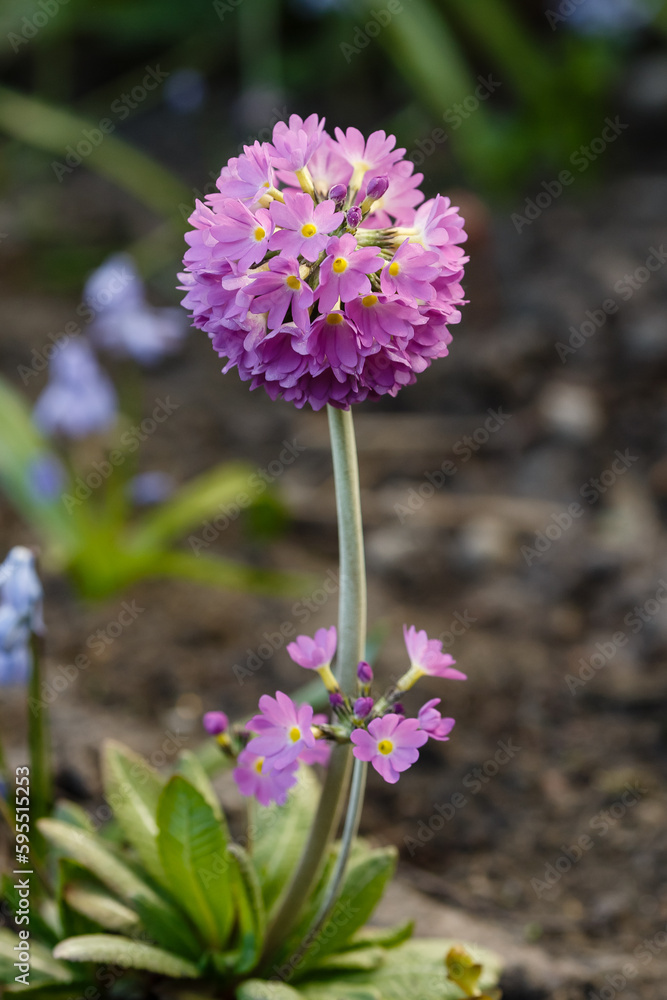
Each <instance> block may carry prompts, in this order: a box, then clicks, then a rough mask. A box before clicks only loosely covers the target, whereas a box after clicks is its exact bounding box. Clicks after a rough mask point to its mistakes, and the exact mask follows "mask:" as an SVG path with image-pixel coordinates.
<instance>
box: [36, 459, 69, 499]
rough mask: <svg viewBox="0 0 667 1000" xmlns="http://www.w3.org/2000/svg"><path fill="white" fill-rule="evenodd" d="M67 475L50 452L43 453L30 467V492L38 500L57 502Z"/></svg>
mask: <svg viewBox="0 0 667 1000" xmlns="http://www.w3.org/2000/svg"><path fill="white" fill-rule="evenodd" d="M66 478H67V477H66V474H65V470H64V468H63V466H62V465H61V463H60V462H59V461H58V459H57V458H56V457H55V455H51V454H49V453H48V452H43V453H42V454H41V455H38V456H37V458H35V459H33V460H32V462H31V463H30V465H29V466H28V482H29V484H30V492H31V493H32V494H33V496H35V497H36V498H37V499H38V500H42V501H44V502H46V503H49V502H50V501H51V500H55V499H56V497H57V496H58V494H59V493H61V492H62V491H63V489H64V486H65V482H66Z"/></svg>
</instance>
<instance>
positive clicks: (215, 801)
mask: <svg viewBox="0 0 667 1000" xmlns="http://www.w3.org/2000/svg"><path fill="white" fill-rule="evenodd" d="M178 773H179V774H182V775H183V777H184V778H185V779H186V780H187V781H189V782H190V784H191V785H194V787H195V788H196V789H197V791H198V792H199V794H200V795H201V796H202V797H203V798H204V799H205V800H206V801H207V802H208V804H209V805H210V807H211V809H212V810H213V815H214V816H215V818H216V819H217V821H218V822H219V823H222V824H223V827H224V830H225V835H226V837H227V839H229V832H228V830H227V822H226V820H225V816H224V813H223V811H222V806H221V805H220V800H219V798H218V796H217V795H216V793H215V789H214V787H213V785H212V784H211V782H210V780H209V777H208V774H207V773H206V769H205V767H204V765H203V764H202V762H201V760H200V759H199V757H198V756H197V755H196V754H194V753H193V752H192V751H191V750H182V751H181V753H180V754H179V757H178Z"/></svg>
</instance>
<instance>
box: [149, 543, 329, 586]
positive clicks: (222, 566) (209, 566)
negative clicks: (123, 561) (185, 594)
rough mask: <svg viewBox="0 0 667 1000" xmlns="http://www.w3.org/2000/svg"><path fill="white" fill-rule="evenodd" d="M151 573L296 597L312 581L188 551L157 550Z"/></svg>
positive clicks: (310, 584)
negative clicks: (160, 551)
mask: <svg viewBox="0 0 667 1000" xmlns="http://www.w3.org/2000/svg"><path fill="white" fill-rule="evenodd" d="M151 574H155V575H156V576H166V577H171V576H175V577H179V578H180V579H182V580H193V581H195V582H196V583H206V584H209V585H212V586H216V587H225V588H226V589H227V590H243V591H249V592H251V593H255V594H273V595H275V594H280V595H281V596H293V597H297V596H299V595H300V594H303V593H304V591H306V590H307V589H308V588H310V589H311V590H312V587H313V580H312V579H311V578H309V577H306V576H298V575H297V574H296V573H281V572H279V571H278V570H272V569H255V568H253V567H249V566H243V565H241V564H240V563H234V562H229V561H228V560H227V559H219V558H217V557H215V558H214V557H212V556H208V557H207V556H195V555H192V554H191V553H189V552H183V551H177V552H162V553H157V554H156V556H155V560H154V562H153V563H152V565H151Z"/></svg>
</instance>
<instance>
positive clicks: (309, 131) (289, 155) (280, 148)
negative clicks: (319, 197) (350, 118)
mask: <svg viewBox="0 0 667 1000" xmlns="http://www.w3.org/2000/svg"><path fill="white" fill-rule="evenodd" d="M324 122H325V119H324V118H322V119H320V118H318V117H317V115H315V114H313V115H309V116H308V118H306V119H305V120H302V119H301V118H300V117H299V116H298V115H290V117H289V125H287V124H286V123H285V122H278V123H277V124H276V125H275V127H274V129H273V144H271V143H269V144H268V146H269V150H270V152H271V153H272V154H273V162H274V164H275V166H276V167H279V168H281V169H282V170H303V168H304V167H305V166H306V164H307V163H308V160H309V159H310V158H311V156H312V155H313V154H314V153H315V151H316V150H317V148H318V147H319V145H320V143H321V142H322V136H323V129H324Z"/></svg>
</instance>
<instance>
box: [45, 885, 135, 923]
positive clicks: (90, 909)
mask: <svg viewBox="0 0 667 1000" xmlns="http://www.w3.org/2000/svg"><path fill="white" fill-rule="evenodd" d="M63 896H64V899H65V902H66V903H67V904H68V906H71V907H72V909H73V910H76V911H77V912H78V913H81V914H83V916H84V917H88V919H89V920H92V921H94V922H95V923H96V924H99V925H100V927H104V929H105V930H107V931H118V932H119V933H121V934H130V933H132V931H136V930H137V928H138V926H139V924H140V920H139V917H138V916H137V914H136V913H135V911H134V910H131V909H130V908H129V907H128V906H125V905H124V904H123V903H121V902H119V901H118V900H117V899H114V898H113V896H109V895H107V893H105V892H102V891H101V890H99V889H95V888H93V887H92V886H81V885H68V886H66V887H65V890H64V893H63Z"/></svg>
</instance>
